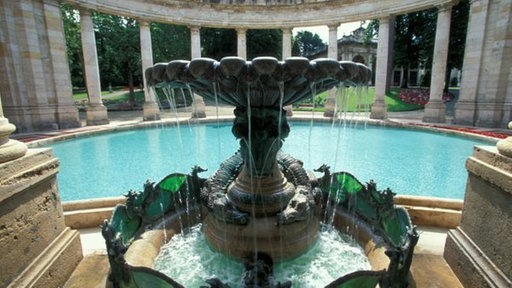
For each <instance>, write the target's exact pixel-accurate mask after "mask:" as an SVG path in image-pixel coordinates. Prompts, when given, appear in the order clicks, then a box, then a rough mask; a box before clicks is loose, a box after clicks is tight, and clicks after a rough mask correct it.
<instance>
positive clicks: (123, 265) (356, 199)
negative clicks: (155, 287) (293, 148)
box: [102, 171, 418, 287]
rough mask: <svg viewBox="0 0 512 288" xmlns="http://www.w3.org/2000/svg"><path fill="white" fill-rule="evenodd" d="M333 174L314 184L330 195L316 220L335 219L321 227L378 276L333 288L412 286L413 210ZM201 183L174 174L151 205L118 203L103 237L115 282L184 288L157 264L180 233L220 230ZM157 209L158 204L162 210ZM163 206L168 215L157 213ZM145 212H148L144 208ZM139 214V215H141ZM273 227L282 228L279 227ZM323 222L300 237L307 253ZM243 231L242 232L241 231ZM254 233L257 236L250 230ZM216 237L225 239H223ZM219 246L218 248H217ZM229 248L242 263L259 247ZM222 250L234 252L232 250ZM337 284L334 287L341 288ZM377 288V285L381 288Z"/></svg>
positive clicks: (149, 194) (356, 275)
mask: <svg viewBox="0 0 512 288" xmlns="http://www.w3.org/2000/svg"><path fill="white" fill-rule="evenodd" d="M325 172H326V175H325V176H324V177H322V178H319V179H318V181H313V183H314V186H318V187H323V191H328V192H326V193H324V194H323V195H322V199H323V200H321V203H320V205H319V207H321V208H319V209H318V210H319V211H317V213H315V215H329V216H326V217H324V218H325V219H322V220H321V221H322V222H324V223H330V225H332V226H333V227H335V228H336V229H337V230H338V231H343V232H344V233H347V234H348V235H351V236H352V237H353V238H354V239H355V240H356V241H357V242H358V243H359V244H360V245H361V247H363V248H364V251H365V254H366V255H367V256H368V259H369V262H370V264H371V266H372V270H371V271H370V270H369V271H356V272H353V273H350V274H347V275H340V277H339V278H338V279H336V280H334V281H333V282H332V283H331V284H329V285H341V284H342V283H349V282H353V281H355V283H359V282H358V281H363V282H369V283H373V284H375V285H377V284H379V285H380V287H392V285H398V286H399V287H406V286H407V285H408V283H410V281H411V279H409V267H410V264H411V261H412V254H413V250H414V246H415V245H416V243H417V240H418V234H417V232H416V230H415V228H414V226H413V225H412V223H411V221H410V218H409V216H408V215H407V213H406V212H405V209H404V208H401V207H395V206H394V205H393V201H392V196H393V194H392V193H391V192H390V191H389V190H388V189H386V190H384V191H377V190H376V185H375V183H372V182H370V183H368V184H367V185H363V184H361V183H360V182H358V181H357V179H355V178H353V177H352V176H351V175H350V174H348V173H345V172H337V173H334V174H332V175H331V174H330V173H328V171H325ZM198 179H199V178H197V175H196V174H194V173H192V175H183V174H171V175H169V176H168V177H166V178H164V180H162V181H161V182H160V183H159V184H157V185H156V186H155V185H153V184H152V183H147V184H146V187H145V192H144V193H145V194H144V195H143V197H142V198H143V199H149V200H150V201H149V202H140V201H138V200H140V199H142V198H141V195H142V194H143V193H141V192H139V194H137V193H134V192H131V193H129V194H128V195H127V196H128V199H127V205H126V206H124V205H118V206H117V207H116V209H115V210H114V213H113V216H112V218H111V220H110V221H106V222H105V224H104V225H103V227H102V233H103V235H104V237H105V239H106V243H107V248H108V249H107V250H108V253H109V260H110V263H111V268H112V279H114V281H115V282H116V284H117V285H119V287H145V286H143V285H144V284H140V285H139V284H136V286H130V285H133V283H146V282H147V281H152V282H155V283H160V284H159V285H161V286H160V287H184V286H181V284H180V283H178V282H176V281H175V280H173V279H171V278H170V277H169V276H166V275H165V274H163V273H161V272H159V271H156V270H154V269H153V267H154V259H155V257H156V256H157V255H158V253H159V251H160V249H161V247H162V246H163V245H164V244H165V243H166V242H167V241H169V240H171V239H172V237H174V236H175V235H177V234H178V233H180V232H183V231H185V232H186V231H187V230H189V229H190V228H191V227H193V226H194V225H196V224H198V223H203V228H204V230H205V232H206V234H207V233H208V232H207V231H208V229H209V228H208V226H210V225H212V221H211V219H210V220H208V218H209V217H210V216H211V215H212V214H211V213H209V210H208V209H206V207H205V206H202V207H201V206H200V205H199V204H198V203H195V202H194V200H193V199H194V195H193V194H194V193H193V192H194V186H195V185H196V184H197V181H198ZM326 183H329V187H330V188H328V189H326V188H325V187H324V186H325V184H326ZM159 187H160V188H159ZM161 187H171V188H169V189H172V191H171V190H169V191H171V195H168V194H165V193H163V192H162V191H161ZM164 194H165V195H166V198H169V199H171V200H170V201H161V200H162V195H164ZM169 196H170V197H169ZM155 203H157V205H154V204H155ZM134 205H138V206H134ZM158 206H159V207H160V209H152V208H154V207H158ZM137 207H143V208H142V210H140V209H138V208H137ZM134 212H136V213H137V214H136V215H134V214H133V213H134ZM130 215H131V216H130ZM256 218H258V220H257V221H254V219H251V222H253V221H254V222H255V223H254V224H253V225H254V226H258V225H260V224H261V223H265V222H267V221H269V219H273V218H269V217H263V218H261V217H256ZM213 219H214V220H213V222H215V221H218V220H217V219H215V218H213ZM311 219H312V221H313V219H315V221H316V219H317V218H316V217H312V218H311ZM299 223H301V221H299ZM313 223H315V222H313ZM225 224H226V223H223V224H222V225H225ZM266 224H269V223H266ZM272 224H273V225H272V227H273V228H274V229H275V224H274V223H272ZM319 224H320V222H316V223H315V225H312V226H309V227H313V230H302V231H300V233H299V232H298V233H297V235H300V237H302V238H306V240H305V241H304V239H299V240H302V241H297V243H300V244H299V247H304V248H300V249H303V250H302V252H304V249H307V246H308V245H309V243H313V242H314V240H315V239H316V235H317V232H318V231H317V230H316V229H317V227H318V226H319ZM228 226H229V225H228ZM299 226H302V227H306V229H309V228H307V227H308V224H307V223H301V224H300V225H299ZM243 227H245V226H243ZM272 227H271V226H270V225H268V226H266V227H265V229H270V230H268V231H267V232H269V233H276V232H275V231H272V230H271V229H272ZM243 229H244V228H240V227H239V229H238V231H240V230H243ZM277 230H278V229H277ZM226 231H227V232H226ZM226 231H225V232H226V233H228V234H230V235H226V239H228V241H235V240H233V239H236V237H239V234H240V233H236V230H233V231H230V230H229V229H228V230H226ZM247 231H250V229H248V230H247ZM259 232H261V231H259ZM264 233H265V231H263V232H262V233H257V234H255V233H254V232H253V233H252V235H250V233H249V234H248V236H249V239H251V236H252V237H253V238H252V239H254V236H255V235H257V236H260V237H261V238H262V239H263V238H265V235H264ZM216 235H219V234H218V233H216ZM290 239H293V238H290ZM274 240H275V239H274ZM212 243H214V244H213V245H212ZM269 243H274V246H276V247H279V248H280V249H282V250H281V251H280V252H279V253H282V252H283V251H284V250H286V249H288V248H286V247H285V246H280V245H279V243H276V241H273V242H269ZM304 243H308V245H305V246H301V245H304ZM209 244H210V246H213V247H212V248H213V249H216V248H217V247H215V245H216V244H215V241H213V242H209ZM221 244H225V246H226V247H225V248H227V250H228V251H229V250H230V249H232V250H233V247H235V249H234V250H236V251H235V252H233V254H230V253H228V254H229V255H231V256H234V257H235V258H236V257H237V253H238V252H237V251H243V252H242V253H240V258H244V256H245V255H246V254H247V253H248V251H251V250H253V248H254V247H251V245H247V247H243V246H244V245H243V244H242V245H240V244H239V243H237V242H226V243H224V242H221ZM292 246H293V245H292ZM240 247H241V248H240ZM244 248H247V249H248V250H245V249H244ZM219 250H222V249H219ZM222 251H223V252H226V251H225V250H222ZM253 251H254V250H253ZM256 251H257V250H256ZM273 251H279V250H278V249H277V250H272V249H270V253H274V252H273ZM264 252H267V251H264ZM287 252H289V251H287ZM279 253H278V252H275V255H272V256H273V257H272V258H273V259H274V258H275V259H277V260H278V261H279V260H283V259H286V258H290V255H291V254H287V253H283V254H279ZM292 253H294V252H292ZM282 255H285V257H282ZM279 257H281V258H279ZM245 259H247V257H245ZM341 260H342V259H340V261H341ZM206 280H208V279H205V281H206ZM162 283H163V284H162ZM373 284H372V285H373ZM141 285H142V286H141ZM162 285H163V286H162ZM166 285H167V286H166ZM329 285H327V286H326V287H336V286H329ZM375 285H373V286H370V287H375ZM393 287H396V286H393Z"/></svg>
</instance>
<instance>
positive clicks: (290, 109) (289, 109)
mask: <svg viewBox="0 0 512 288" xmlns="http://www.w3.org/2000/svg"><path fill="white" fill-rule="evenodd" d="M283 109H284V111H286V117H292V116H293V106H292V105H288V106H284V107H283Z"/></svg>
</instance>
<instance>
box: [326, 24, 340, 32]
mask: <svg viewBox="0 0 512 288" xmlns="http://www.w3.org/2000/svg"><path fill="white" fill-rule="evenodd" d="M338 27H340V23H333V24H328V25H327V28H329V31H331V30H336V31H338Z"/></svg>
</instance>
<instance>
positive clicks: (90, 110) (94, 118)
mask: <svg viewBox="0 0 512 288" xmlns="http://www.w3.org/2000/svg"><path fill="white" fill-rule="evenodd" d="M86 113H87V125H89V126H94V125H105V124H108V123H109V120H108V114H107V107H105V106H103V104H100V105H88V106H87V108H86Z"/></svg>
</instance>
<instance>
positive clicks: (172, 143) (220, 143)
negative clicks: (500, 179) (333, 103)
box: [51, 122, 488, 201]
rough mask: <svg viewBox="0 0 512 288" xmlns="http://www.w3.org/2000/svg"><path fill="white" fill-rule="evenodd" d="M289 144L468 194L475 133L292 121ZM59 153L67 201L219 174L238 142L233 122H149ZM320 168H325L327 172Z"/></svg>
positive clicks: (413, 184)
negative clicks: (176, 177) (198, 170)
mask: <svg viewBox="0 0 512 288" xmlns="http://www.w3.org/2000/svg"><path fill="white" fill-rule="evenodd" d="M290 126H291V132H290V134H289V136H288V138H286V139H285V142H284V145H283V148H282V151H283V152H285V153H289V154H291V155H293V156H294V157H295V158H297V159H300V160H302V161H303V162H304V167H305V168H306V169H307V170H313V169H316V168H318V167H320V166H321V165H322V164H327V165H328V166H330V167H331V172H336V171H347V172H350V173H352V174H353V175H354V176H355V177H357V178H358V179H359V180H360V181H361V182H363V183H365V182H368V181H370V179H373V180H374V181H375V182H376V183H377V188H378V189H384V188H387V187H389V188H391V190H393V191H394V192H395V193H397V194H406V195H421V196H436V197H443V198H454V199H463V196H464V191H465V184H466V178H467V172H466V170H465V166H464V164H465V161H466V159H467V157H468V156H470V155H471V153H472V149H473V146H474V145H488V143H486V142H481V141H478V140H474V139H466V138H461V137H456V136H452V135H446V134H440V133H429V132H423V131H417V130H408V129H398V128H385V127H378V126H370V125H368V126H366V127H365V126H364V125H359V126H356V127H346V126H349V125H345V124H340V125H337V124H336V125H332V124H318V123H315V124H311V123H307V122H305V123H303V122H291V123H290ZM51 147H52V148H53V150H54V154H55V155H56V157H58V158H59V160H60V163H61V167H60V172H59V174H58V176H57V177H58V184H59V191H60V195H61V198H62V200H63V201H71V200H82V199H91V198H100V197H112V196H121V195H123V194H125V193H126V192H128V190H130V189H133V190H142V187H143V184H144V183H145V182H146V180H147V179H150V180H151V181H155V182H158V181H159V180H161V179H162V178H163V177H165V176H166V175H168V174H170V173H173V172H182V173H189V172H190V171H191V168H192V167H193V166H194V165H199V166H201V167H203V168H207V169H208V171H207V172H204V173H202V174H200V175H201V176H202V177H205V178H206V177H207V176H209V175H211V174H212V173H213V172H214V171H215V170H216V169H217V168H218V167H219V163H220V162H222V161H223V160H225V159H226V158H228V157H229V156H231V155H232V154H233V153H235V152H236V151H237V150H238V147H239V144H238V141H237V140H236V139H235V137H234V136H233V134H232V133H231V123H226V124H203V125H181V126H180V127H179V128H177V127H163V128H148V129H139V130H130V131H124V132H116V133H110V134H104V135H98V136H92V137H84V138H78V139H73V140H70V141H64V142H60V143H54V144H52V145H51ZM318 176H321V174H319V175H318Z"/></svg>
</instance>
